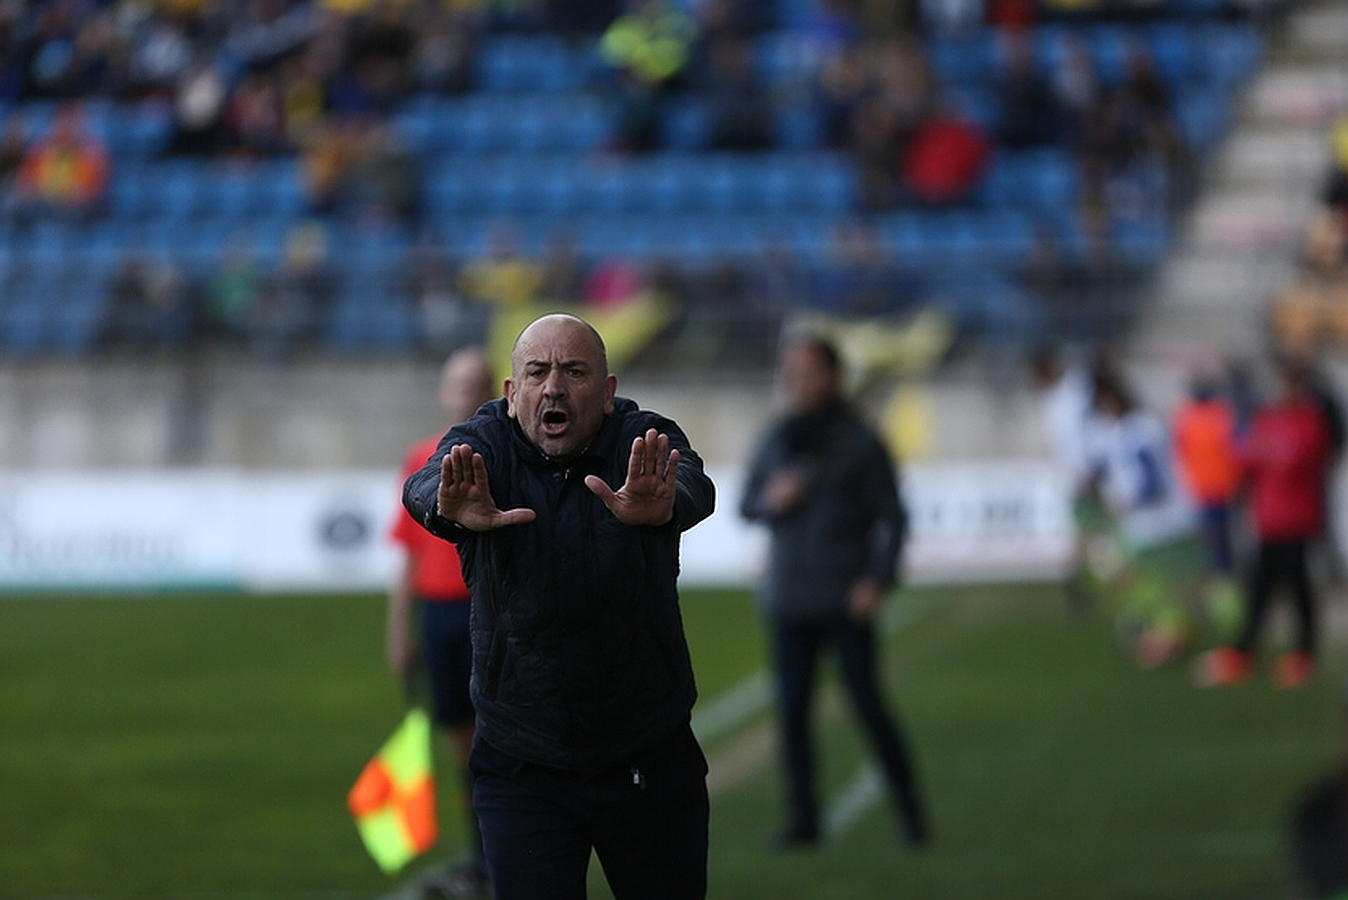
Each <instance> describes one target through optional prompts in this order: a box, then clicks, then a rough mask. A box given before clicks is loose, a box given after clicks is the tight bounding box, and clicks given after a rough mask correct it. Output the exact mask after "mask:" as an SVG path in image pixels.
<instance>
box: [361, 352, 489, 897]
mask: <svg viewBox="0 0 1348 900" xmlns="http://www.w3.org/2000/svg"><path fill="white" fill-rule="evenodd" d="M492 385H493V381H492V373H491V366H490V365H489V364H488V362H487V357H486V355H485V354H484V353H483V352H482V351H481V350H479V349H477V348H465V349H462V350H459V351H457V352H455V353H454V354H452V355H451V356H450V357H449V359H448V360H446V362H445V365H444V368H443V369H442V370H441V375H440V390H439V403H440V408H441V409H442V410H443V411H444V413H445V416H446V418H447V419H448V420H449V422H450V424H452V425H457V424H458V423H460V422H465V421H467V420H468V419H470V418H472V416H473V414H474V413H475V412H477V409H478V407H479V406H481V405H482V404H484V403H486V402H488V401H489V400H491V399H492V398H493V395H494V392H493V388H492ZM439 442H440V435H439V434H434V435H432V436H430V437H428V438H425V439H424V440H421V441H418V442H417V443H416V444H415V445H413V447H412V448H411V449H410V450H409V451H408V453H407V457H406V460H405V462H404V463H403V470H402V478H403V479H406V478H407V476H408V475H410V474H412V473H413V472H415V471H417V470H418V469H420V468H421V467H422V466H423V465H424V464H425V462H426V460H427V459H429V458H430V456H431V454H432V453H434V452H435V448H436V446H437V445H438V444H439ZM399 483H400V484H401V481H400V482H399ZM391 537H392V538H393V540H394V541H395V542H396V543H397V544H399V545H400V546H401V547H402V548H403V551H404V554H403V566H402V569H401V570H400V571H399V572H398V576H397V580H396V581H395V582H394V583H393V586H392V588H391V589H390V591H389V598H388V617H387V623H386V628H385V642H386V654H387V658H388V664H389V668H390V669H392V670H393V672H394V674H396V675H398V676H399V677H400V678H402V679H404V680H409V681H410V680H411V679H412V678H413V673H414V665H415V663H416V662H417V656H418V653H417V650H416V646H415V644H414V641H413V636H412V628H411V618H412V615H413V612H414V610H415V611H416V612H417V613H418V614H419V616H420V619H421V641H420V644H421V653H420V656H421V663H422V665H423V666H424V671H425V675H426V676H427V678H428V679H429V686H430V695H431V707H432V709H431V712H432V715H433V717H434V719H435V722H436V724H437V725H438V726H439V727H440V728H441V729H443V730H444V731H445V733H446V734H447V735H448V737H449V739H450V742H451V744H452V745H453V748H454V753H455V756H456V758H457V759H458V761H459V764H460V766H461V767H462V774H463V783H464V791H465V793H464V798H465V801H466V807H467V811H468V820H469V834H470V835H471V839H472V844H473V861H472V862H471V863H469V864H467V865H465V866H462V867H458V868H454V869H452V870H450V871H449V872H448V873H446V874H445V875H443V876H442V877H441V878H439V879H437V880H436V881H435V882H434V883H431V884H428V886H427V888H428V893H431V892H433V891H434V890H436V889H437V888H438V889H439V890H440V892H441V893H443V894H446V895H448V896H454V897H459V896H465V895H467V896H482V895H486V893H487V888H488V880H487V875H486V866H485V863H484V860H483V854H482V837H481V835H480V834H479V833H478V828H477V817H476V816H475V815H474V814H473V807H472V801H471V787H470V785H471V777H470V776H469V773H468V754H469V752H470V751H471V749H472V746H473V703H472V700H471V699H470V698H469V696H468V676H469V672H470V671H471V669H472V663H473V648H472V642H471V640H470V632H469V628H468V615H469V609H470V608H471V603H470V600H471V597H470V595H469V591H468V586H467V585H466V584H465V583H464V578H463V572H462V569H461V567H460V565H459V553H458V549H457V548H456V546H455V545H454V544H452V543H450V542H449V541H443V540H441V539H440V538H437V537H436V536H435V535H433V534H431V533H430V532H428V531H427V530H426V529H424V528H422V527H421V525H420V524H418V523H417V522H416V520H415V519H413V518H412V517H411V515H410V514H409V513H407V511H406V510H403V509H399V510H398V512H397V514H396V516H395V519H394V525H393V529H392V533H391Z"/></svg>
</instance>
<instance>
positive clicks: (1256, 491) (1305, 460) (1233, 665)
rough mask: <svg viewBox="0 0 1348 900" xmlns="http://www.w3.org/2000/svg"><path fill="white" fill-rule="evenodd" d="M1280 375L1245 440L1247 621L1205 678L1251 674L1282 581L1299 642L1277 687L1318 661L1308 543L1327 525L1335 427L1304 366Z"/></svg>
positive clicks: (1206, 659) (1208, 662)
mask: <svg viewBox="0 0 1348 900" xmlns="http://www.w3.org/2000/svg"><path fill="white" fill-rule="evenodd" d="M1279 381H1280V387H1281V395H1280V396H1279V398H1278V399H1277V400H1276V401H1275V402H1273V403H1271V404H1269V405H1267V406H1265V407H1264V408H1263V409H1261V410H1259V412H1257V413H1256V414H1255V417H1254V420H1253V422H1251V424H1250V430H1249V434H1248V435H1247V436H1246V438H1245V441H1244V443H1243V446H1242V447H1241V457H1242V459H1241V462H1242V468H1243V471H1244V477H1245V481H1246V484H1247V486H1248V490H1249V495H1250V505H1251V508H1252V509H1253V512H1254V524H1255V533H1256V536H1257V538H1258V542H1259V545H1258V549H1257V551H1256V557H1255V560H1254V565H1253V566H1252V569H1251V572H1250V578H1249V582H1248V585H1247V587H1246V595H1245V621H1244V624H1243V626H1242V628H1241V633H1240V636H1239V638H1237V640H1236V642H1235V644H1234V646H1230V647H1221V648H1218V649H1216V650H1213V651H1211V652H1209V653H1207V654H1205V655H1204V656H1203V657H1201V658H1200V665H1199V670H1198V678H1199V681H1200V683H1202V684H1206V685H1229V684H1237V683H1240V682H1242V681H1244V680H1245V679H1246V678H1248V677H1249V674H1250V669H1251V668H1252V660H1253V654H1254V650H1255V645H1256V642H1257V641H1258V639H1259V632H1260V630H1261V628H1262V626H1263V623H1264V619H1265V617H1266V615H1267V613H1268V607H1269V601H1270V600H1271V599H1272V596H1273V592H1274V591H1275V590H1276V589H1277V588H1279V587H1281V586H1284V585H1286V586H1287V587H1289V588H1290V589H1291V591H1292V597H1293V600H1294V601H1295V603H1296V614H1297V647H1296V650H1294V651H1293V652H1291V653H1287V654H1284V655H1283V656H1282V657H1280V658H1279V659H1278V662H1277V665H1276V668H1275V670H1274V681H1275V683H1276V684H1277V685H1278V686H1279V687H1284V688H1292V687H1299V686H1301V685H1303V684H1305V683H1306V682H1307V681H1308V680H1309V679H1310V676H1311V674H1312V673H1313V671H1314V667H1315V650H1316V598H1315V588H1314V586H1313V584H1312V582H1311V578H1310V573H1309V571H1308V569H1307V566H1306V549H1307V545H1308V544H1310V543H1311V542H1312V541H1313V540H1315V539H1316V538H1317V537H1319V536H1320V534H1321V532H1322V531H1323V529H1324V523H1325V502H1324V501H1325V497H1324V478H1325V471H1326V469H1327V468H1328V466H1329V462H1330V434H1329V427H1328V424H1327V422H1326V421H1325V417H1324V414H1323V412H1322V411H1321V410H1320V407H1319V405H1318V404H1317V403H1316V401H1315V398H1314V396H1313V395H1312V394H1311V391H1310V386H1309V382H1308V378H1307V372H1306V370H1305V369H1304V368H1303V367H1301V366H1299V365H1296V364H1292V363H1285V364H1283V365H1282V366H1281V367H1280V369H1279Z"/></svg>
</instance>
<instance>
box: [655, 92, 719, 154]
mask: <svg viewBox="0 0 1348 900" xmlns="http://www.w3.org/2000/svg"><path fill="white" fill-rule="evenodd" d="M660 139H661V142H662V143H663V144H664V145H665V146H666V147H668V148H669V149H670V150H674V151H676V152H692V151H698V150H705V149H706V148H707V146H708V145H709V144H710V143H711V116H710V115H709V113H708V111H707V107H706V104H704V103H702V102H700V101H698V100H696V99H688V98H681V99H678V100H674V101H671V102H670V104H669V107H668V109H666V111H665V114H664V116H663V117H662V118H661V120H660Z"/></svg>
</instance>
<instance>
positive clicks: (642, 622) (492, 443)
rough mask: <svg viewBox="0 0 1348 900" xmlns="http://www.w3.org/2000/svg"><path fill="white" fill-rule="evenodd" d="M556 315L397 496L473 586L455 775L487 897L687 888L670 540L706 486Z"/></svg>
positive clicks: (684, 709)
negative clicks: (459, 768) (463, 785)
mask: <svg viewBox="0 0 1348 900" xmlns="http://www.w3.org/2000/svg"><path fill="white" fill-rule="evenodd" d="M617 386H618V381H617V378H616V377H615V376H614V375H613V374H611V373H610V372H609V371H608V358H607V354H606V352H605V349H604V342H603V339H602V338H601V337H600V336H599V333H598V332H597V331H595V330H594V328H593V327H592V326H590V325H589V323H587V322H585V321H584V320H582V319H579V318H576V317H574V316H566V315H550V316H544V317H543V318H541V319H538V320H536V321H535V322H533V323H532V324H530V325H529V326H528V327H527V328H525V329H524V331H523V332H522V333H521V334H520V336H519V339H518V340H517V341H516V343H515V349H514V353H513V354H512V357H511V374H510V377H509V378H507V379H506V380H505V397H504V399H502V400H496V401H494V402H492V403H489V404H487V405H486V406H484V407H482V409H481V410H480V411H479V412H478V414H477V415H476V416H474V417H473V418H472V419H470V420H469V421H467V422H465V423H464V424H462V425H459V426H456V427H455V428H452V429H450V431H449V432H448V433H447V434H446V435H445V436H444V438H442V439H441V441H440V444H439V446H438V447H437V449H436V451H435V453H434V454H433V455H432V456H431V458H430V459H429V460H428V461H427V463H426V465H425V466H424V467H423V468H422V469H420V470H419V471H417V472H415V473H414V474H413V475H412V476H411V477H409V478H408V479H407V482H406V483H405V485H404V486H403V503H404V505H405V506H406V507H407V509H408V511H409V512H410V513H411V514H412V517H413V518H414V519H416V520H417V521H418V522H420V523H421V524H422V525H424V526H425V527H426V529H427V530H428V531H430V532H431V533H432V534H435V535H438V536H440V537H443V538H445V539H446V540H450V541H453V542H455V543H456V544H457V545H458V550H459V556H460V558H461V559H462V561H463V573H464V578H465V580H466V581H467V583H468V586H469V589H470V591H471V593H472V627H471V630H472V644H473V671H472V699H473V704H474V706H475V708H476V710H477V730H476V737H475V740H474V746H473V752H472V758H471V762H470V767H471V769H472V771H473V803H474V806H475V808H476V810H477V815H478V821H479V824H480V826H481V830H482V838H483V843H484V846H485V850H486V855H487V865H488V869H489V871H490V874H491V879H492V884H493V887H494V889H495V891H496V896H497V898H498V900H515V898H527V900H537V898H583V897H584V896H585V872H586V868H587V866H588V864H589V858H590V852H591V850H592V849H593V850H594V852H595V854H596V855H597V856H598V857H599V861H600V863H601V865H602V866H603V868H604V873H605V875H606V876H607V878H608V882H609V886H610V887H611V888H612V890H613V893H614V895H615V896H616V897H617V898H619V900H624V898H641V900H648V898H670V900H675V898H678V900H683V898H698V897H703V896H705V895H706V879H707V875H706V872H707V815H708V804H707V789H706V773H707V764H706V760H705V758H704V757H703V755H702V750H701V748H700V747H699V746H698V744H697V741H696V739H695V738H694V737H693V733H692V730H691V728H690V727H689V718H690V714H691V711H692V707H693V701H694V699H695V697H696V691H695V689H694V686H693V670H692V665H691V662H690V660H689V656H688V645H687V642H686V640H685V638H684V634H683V621H682V618H681V617H680V614H679V603H678V591H677V588H676V584H675V582H676V579H677V575H678V568H679V537H680V535H681V534H682V533H683V532H684V531H685V530H687V529H689V528H691V527H693V526H694V525H696V524H697V523H698V522H700V521H701V520H702V519H704V518H706V517H707V516H708V515H710V514H711V511H712V507H713V505H714V503H715V489H714V487H713V486H712V483H711V480H710V479H709V478H708V477H707V476H706V474H705V473H704V472H703V470H702V461H701V460H700V459H699V458H698V456H697V454H696V453H694V452H693V450H692V448H691V447H690V446H689V445H688V439H687V438H686V437H685V436H684V434H683V432H682V431H680V430H679V427H678V426H677V425H675V424H674V423H673V422H672V421H670V420H669V419H666V418H664V417H662V416H660V415H659V414H657V413H653V412H649V411H646V410H641V409H638V407H637V405H636V404H635V403H633V402H632V401H631V400H627V399H624V398H621V397H618V396H616V391H617Z"/></svg>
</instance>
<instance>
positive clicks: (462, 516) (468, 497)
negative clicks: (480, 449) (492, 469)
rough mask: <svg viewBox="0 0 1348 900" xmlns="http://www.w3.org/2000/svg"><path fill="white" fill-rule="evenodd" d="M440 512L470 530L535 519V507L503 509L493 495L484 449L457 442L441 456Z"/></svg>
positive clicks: (438, 501) (442, 515) (515, 523)
mask: <svg viewBox="0 0 1348 900" xmlns="http://www.w3.org/2000/svg"><path fill="white" fill-rule="evenodd" d="M436 502H437V505H438V506H437V509H438V512H439V513H440V516H441V517H442V518H445V519H450V520H451V521H454V522H457V523H458V524H460V525H462V526H463V527H464V528H467V529H468V530H469V531H491V530H492V529H493V528H501V527H504V526H506V525H521V524H523V523H525V522H532V521H533V520H534V511H533V510H532V509H525V508H524V507H520V508H518V509H510V510H506V511H504V512H502V511H501V510H500V509H498V508H497V507H496V501H495V500H493V499H492V497H491V487H490V486H489V485H488V484H487V464H486V462H485V461H484V460H483V459H482V454H481V453H475V452H473V448H472V447H470V446H468V445H467V444H457V445H455V446H453V447H451V448H450V449H449V452H448V453H446V454H445V455H444V458H443V459H441V460H440V490H439V492H438V493H437V494H436Z"/></svg>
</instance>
